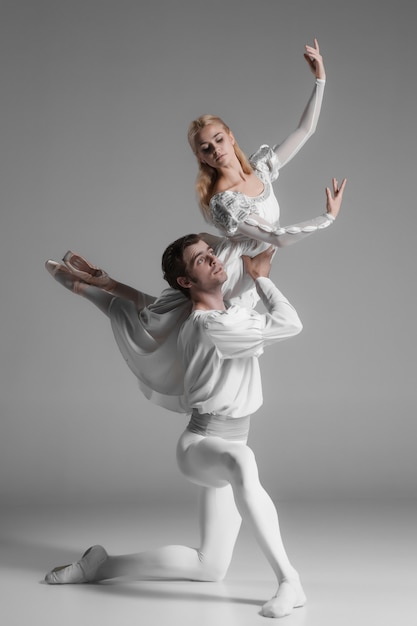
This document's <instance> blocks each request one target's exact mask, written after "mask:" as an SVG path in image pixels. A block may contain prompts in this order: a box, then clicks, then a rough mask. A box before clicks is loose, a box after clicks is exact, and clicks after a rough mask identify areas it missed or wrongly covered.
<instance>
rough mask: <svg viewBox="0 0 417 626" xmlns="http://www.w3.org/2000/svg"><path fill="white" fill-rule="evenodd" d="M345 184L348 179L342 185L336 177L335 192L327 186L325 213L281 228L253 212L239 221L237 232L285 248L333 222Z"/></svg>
mask: <svg viewBox="0 0 417 626" xmlns="http://www.w3.org/2000/svg"><path fill="white" fill-rule="evenodd" d="M345 186H346V179H343V181H342V183H341V185H340V187H339V185H338V182H337V180H336V179H335V178H333V179H332V187H333V193H332V191H331V190H330V188H329V187H326V198H327V201H326V208H327V212H326V213H324V214H323V215H319V216H318V217H315V218H313V219H311V220H307V221H305V222H300V223H299V224H293V225H291V226H286V227H285V228H280V227H276V226H275V225H274V224H270V223H268V222H267V221H265V220H263V219H262V218H260V217H259V216H258V215H256V214H255V213H251V214H250V215H249V216H248V217H247V218H245V219H244V220H243V221H242V222H240V223H239V225H238V227H237V230H236V233H238V234H240V235H244V236H245V237H249V238H251V239H256V240H257V241H263V242H265V243H269V244H271V245H273V246H276V247H278V248H284V247H286V246H289V245H291V244H293V243H296V242H298V241H300V240H301V239H304V238H305V237H308V236H309V235H311V234H312V233H314V232H316V231H317V230H322V229H323V228H327V227H328V226H330V225H331V224H333V222H334V220H335V219H336V217H337V216H338V214H339V211H340V207H341V204H342V198H343V191H344V189H345Z"/></svg>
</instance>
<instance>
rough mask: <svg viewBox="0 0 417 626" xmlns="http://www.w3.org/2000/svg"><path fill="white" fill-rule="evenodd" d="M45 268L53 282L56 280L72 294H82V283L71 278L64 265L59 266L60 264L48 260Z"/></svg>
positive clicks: (77, 279) (73, 277)
mask: <svg viewBox="0 0 417 626" xmlns="http://www.w3.org/2000/svg"><path fill="white" fill-rule="evenodd" d="M45 267H46V269H47V270H48V272H49V273H50V275H51V276H53V278H55V280H57V281H58V282H59V283H60V284H61V285H63V286H64V287H66V288H67V289H69V290H70V291H72V292H73V293H77V294H80V293H82V285H83V282H82V281H81V280H80V279H79V278H76V277H75V276H73V274H71V272H70V271H69V270H68V269H67V268H66V267H65V265H61V263H57V262H56V261H51V260H48V261H46V263H45Z"/></svg>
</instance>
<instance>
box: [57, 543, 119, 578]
mask: <svg viewBox="0 0 417 626" xmlns="http://www.w3.org/2000/svg"><path fill="white" fill-rule="evenodd" d="M107 559H108V554H107V552H106V550H105V549H104V548H103V546H99V545H97V546H92V547H91V548H88V550H87V551H86V552H84V554H83V555H82V557H81V559H80V560H79V561H77V562H76V563H70V565H61V566H59V567H55V568H54V569H53V570H51V571H50V572H48V573H47V574H46V576H45V582H47V583H48V584H49V585H69V584H82V583H91V582H94V581H97V580H101V579H100V577H99V576H98V570H99V568H100V567H101V566H102V565H103V563H105V561H106V560H107Z"/></svg>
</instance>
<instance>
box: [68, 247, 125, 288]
mask: <svg viewBox="0 0 417 626" xmlns="http://www.w3.org/2000/svg"><path fill="white" fill-rule="evenodd" d="M62 260H63V261H64V263H65V265H66V266H67V268H68V270H69V271H70V272H71V274H73V275H74V276H76V277H77V278H79V279H80V280H82V281H83V282H85V283H88V284H89V285H94V286H95V287H101V289H105V290H110V289H112V288H113V287H114V286H115V284H116V283H115V281H114V280H113V279H112V278H110V276H109V275H108V274H107V272H105V271H104V270H102V269H100V268H99V267H96V266H95V265H93V264H92V263H90V262H89V261H87V260H86V259H84V257H82V256H81V255H79V254H76V253H75V252H71V250H68V252H67V253H66V254H65V256H64V258H63V259H62Z"/></svg>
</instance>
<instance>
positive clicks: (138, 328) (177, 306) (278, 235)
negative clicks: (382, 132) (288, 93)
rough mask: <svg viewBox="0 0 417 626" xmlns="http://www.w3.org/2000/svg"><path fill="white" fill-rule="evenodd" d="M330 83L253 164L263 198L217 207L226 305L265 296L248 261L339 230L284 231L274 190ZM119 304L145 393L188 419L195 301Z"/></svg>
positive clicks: (173, 294) (174, 297) (121, 326)
mask: <svg viewBox="0 0 417 626" xmlns="http://www.w3.org/2000/svg"><path fill="white" fill-rule="evenodd" d="M324 84H325V81H323V80H316V84H315V88H314V90H313V93H312V95H311V98H310V100H309V101H308V103H307V106H306V109H305V111H304V113H303V115H302V117H301V120H300V123H299V126H298V127H297V129H296V130H295V131H294V132H293V133H291V135H290V136H289V137H288V138H287V139H285V141H283V142H282V143H281V144H280V145H277V146H274V148H269V147H268V146H261V148H259V150H257V152H255V153H254V154H253V155H252V157H251V158H250V162H251V165H252V167H253V169H254V171H255V173H256V175H257V176H258V177H259V178H260V180H261V181H262V182H263V185H264V188H263V191H262V193H261V194H260V195H258V196H256V197H250V196H246V195H245V194H243V193H241V192H236V191H222V192H220V193H217V194H215V195H214V196H213V198H212V199H211V201H210V209H211V216H212V222H213V224H214V226H216V227H217V228H218V229H219V231H220V233H221V234H222V235H223V237H222V238H221V239H219V243H218V245H217V246H216V249H215V253H216V256H217V257H218V258H219V259H220V261H221V262H222V263H223V264H224V265H225V267H226V270H227V274H228V280H227V281H226V283H225V284H224V286H223V296H224V299H225V300H227V301H229V302H231V303H237V304H239V305H241V306H244V307H246V308H248V309H252V308H253V307H254V306H255V304H256V302H257V301H258V295H257V292H256V289H255V287H254V285H253V281H252V279H250V278H249V277H248V276H246V275H245V274H244V271H243V263H242V260H241V256H242V254H247V255H249V256H255V255H256V254H259V253H260V252H261V251H263V250H265V249H266V248H267V247H268V246H270V245H271V244H272V245H275V246H277V247H283V246H287V245H290V244H291V243H296V242H298V241H300V240H301V239H303V238H305V237H306V236H308V235H310V234H311V233H313V232H315V231H317V230H320V229H322V228H326V227H327V226H329V225H330V224H331V223H332V221H333V220H332V218H331V217H329V216H328V214H324V215H320V216H318V217H316V218H314V219H311V220H309V221H306V222H302V223H300V224H295V225H292V226H288V227H285V228H282V227H281V226H280V224H279V217H280V210H279V205H278V201H277V199H276V197H275V195H274V192H273V189H272V182H273V181H274V180H276V179H277V177H278V174H279V170H280V168H281V167H283V166H284V165H286V163H288V161H290V160H291V159H292V158H293V157H294V156H295V154H296V153H297V152H298V151H299V150H300V148H301V147H302V146H303V145H304V143H305V142H306V141H307V139H308V138H309V137H310V136H311V135H312V134H313V133H314V131H315V128H316V125H317V121H318V118H319V114H320V108H321V103H322V98H323V92H324ZM140 309H141V310H139V311H138V310H137V308H136V307H135V305H134V304H133V303H132V302H128V301H125V300H122V299H119V298H115V299H114V300H113V302H112V304H111V307H110V319H111V323H112V328H113V332H114V335H115V339H116V341H117V344H118V346H119V348H120V351H121V353H122V355H123V357H124V358H125V360H126V362H127V364H128V366H129V367H130V369H131V370H132V372H133V373H134V374H135V376H136V377H137V378H138V381H139V386H140V388H141V390H142V391H143V393H144V394H145V396H146V397H147V398H148V399H150V400H151V401H153V402H155V403H156V404H159V405H160V406H163V407H165V408H167V409H170V410H173V411H177V412H180V413H181V412H182V413H184V412H185V413H186V412H188V411H189V403H188V401H187V400H186V399H185V398H184V384H183V382H184V381H183V379H184V372H183V368H182V365H181V363H180V361H179V359H178V355H177V339H178V332H179V329H180V327H181V325H182V323H183V322H184V321H185V319H187V317H188V315H189V313H190V310H191V305H190V302H189V300H188V299H187V298H186V297H185V296H184V295H182V294H181V293H180V292H179V291H177V290H175V289H166V290H165V291H163V293H162V295H161V296H160V297H159V298H158V299H156V298H153V297H152V296H146V295H144V297H143V308H142V307H140Z"/></svg>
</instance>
